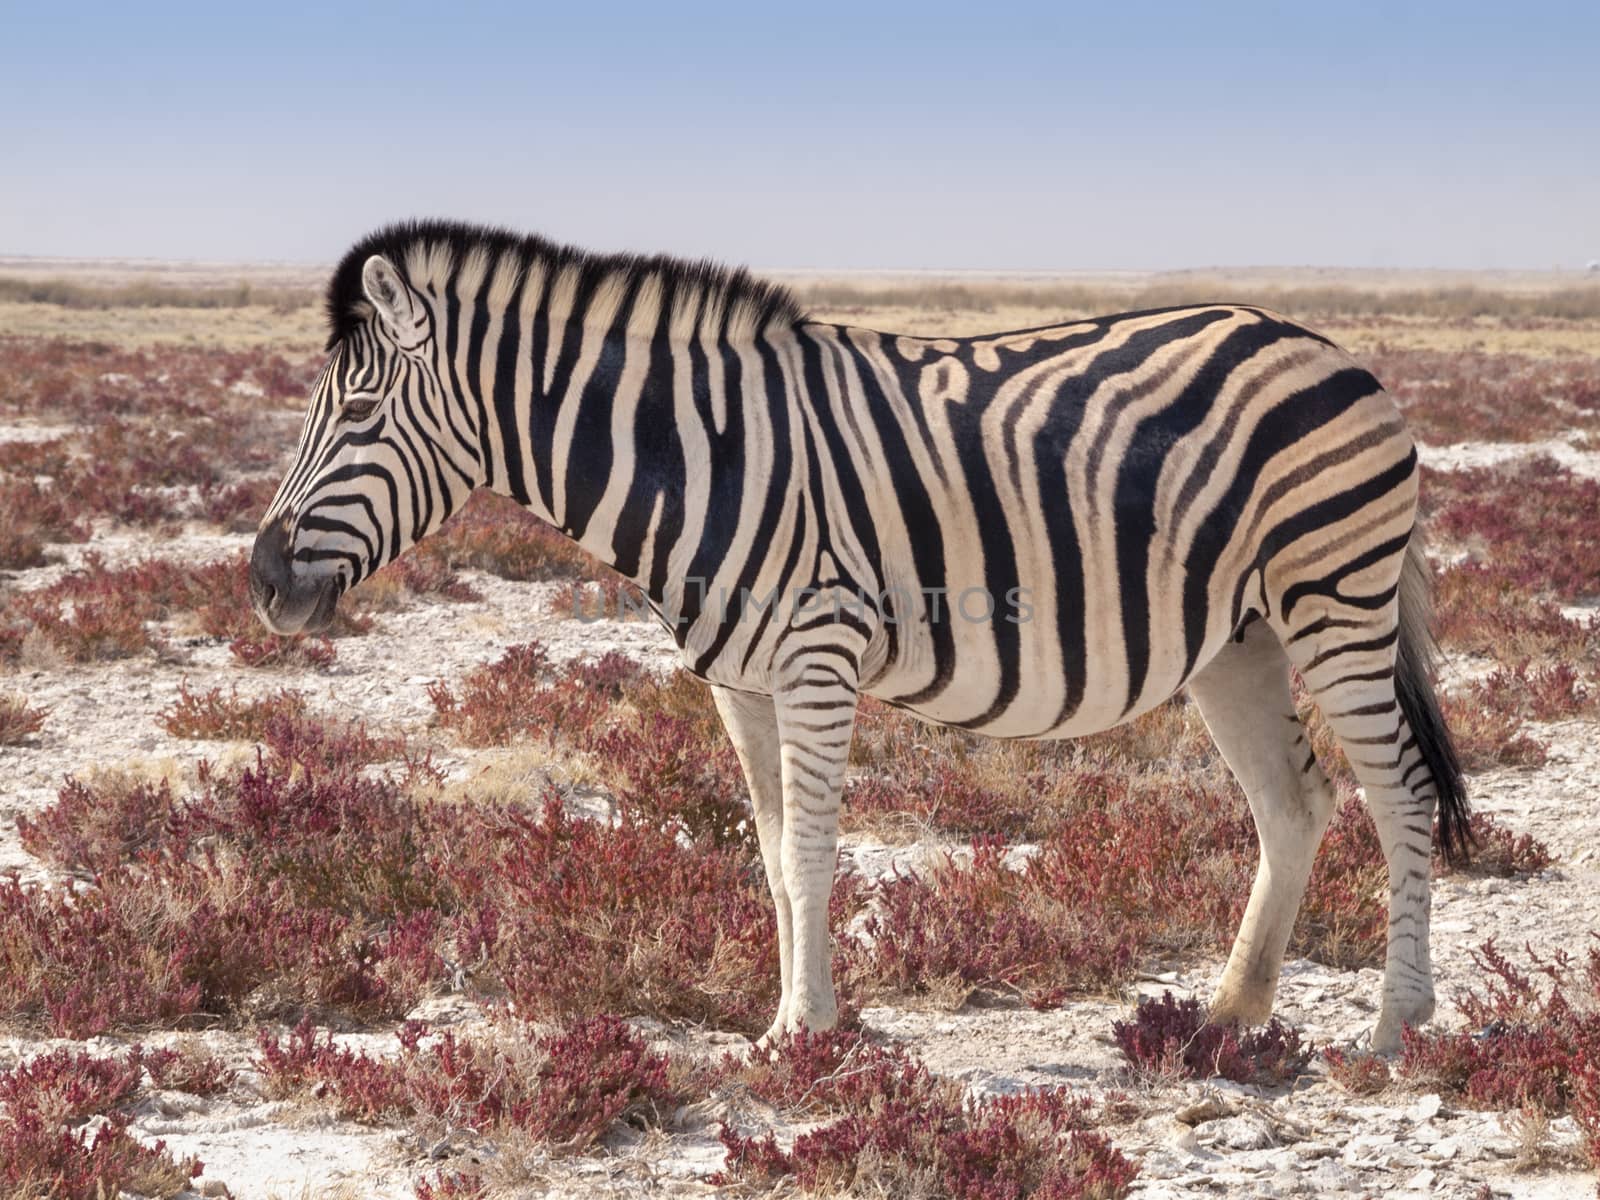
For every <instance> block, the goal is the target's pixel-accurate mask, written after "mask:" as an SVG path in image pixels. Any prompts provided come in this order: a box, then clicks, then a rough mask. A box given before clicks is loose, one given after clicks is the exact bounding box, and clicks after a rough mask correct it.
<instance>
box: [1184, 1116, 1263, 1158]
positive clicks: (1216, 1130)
mask: <svg viewBox="0 0 1600 1200" xmlns="http://www.w3.org/2000/svg"><path fill="white" fill-rule="evenodd" d="M1195 1134H1196V1135H1197V1136H1198V1137H1199V1138H1200V1139H1201V1140H1202V1141H1204V1142H1209V1143H1210V1144H1211V1145H1213V1146H1226V1147H1227V1148H1228V1149H1230V1150H1266V1149H1268V1148H1269V1147H1272V1146H1276V1145H1277V1144H1278V1138H1277V1135H1276V1134H1274V1133H1273V1132H1272V1128H1271V1126H1269V1125H1268V1124H1267V1123H1266V1122H1265V1121H1263V1120H1262V1119H1261V1118H1260V1117H1256V1116H1243V1117H1227V1118H1224V1119H1223V1120H1221V1121H1207V1122H1206V1123H1205V1124H1204V1125H1201V1126H1199V1127H1198V1128H1197V1129H1196V1130H1195Z"/></svg>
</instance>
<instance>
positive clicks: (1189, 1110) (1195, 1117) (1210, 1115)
mask: <svg viewBox="0 0 1600 1200" xmlns="http://www.w3.org/2000/svg"><path fill="white" fill-rule="evenodd" d="M1238 1111H1239V1106H1238V1105H1237V1104H1234V1103H1233V1102H1232V1101H1229V1100H1224V1099H1223V1098H1222V1097H1221V1096H1217V1095H1206V1096H1202V1097H1200V1099H1198V1100H1196V1101H1195V1102H1194V1103H1193V1104H1185V1105H1184V1106H1183V1107H1182V1108H1180V1109H1179V1110H1178V1111H1177V1112H1175V1113H1173V1114H1172V1116H1173V1119H1174V1120H1175V1121H1177V1122H1178V1123H1179V1124H1181V1125H1199V1124H1201V1123H1202V1122H1205V1121H1215V1120H1217V1119H1219V1118H1221V1117H1231V1116H1233V1115H1234V1114H1235V1113H1237V1112H1238Z"/></svg>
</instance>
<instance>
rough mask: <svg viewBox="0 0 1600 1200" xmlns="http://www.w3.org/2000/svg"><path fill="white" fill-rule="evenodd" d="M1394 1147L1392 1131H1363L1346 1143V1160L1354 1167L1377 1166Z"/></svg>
mask: <svg viewBox="0 0 1600 1200" xmlns="http://www.w3.org/2000/svg"><path fill="white" fill-rule="evenodd" d="M1393 1147H1394V1134H1392V1133H1363V1134H1359V1135H1357V1136H1356V1137H1353V1138H1351V1139H1350V1140H1349V1141H1348V1142H1346V1143H1345V1147H1344V1161H1345V1162H1346V1163H1347V1164H1349V1165H1350V1166H1352V1167H1367V1166H1375V1165H1376V1164H1378V1163H1380V1162H1382V1161H1383V1160H1384V1159H1386V1158H1387V1157H1388V1154H1389V1151H1390V1150H1392V1149H1393Z"/></svg>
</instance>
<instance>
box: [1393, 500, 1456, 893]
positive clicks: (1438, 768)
mask: <svg viewBox="0 0 1600 1200" xmlns="http://www.w3.org/2000/svg"><path fill="white" fill-rule="evenodd" d="M1429 579H1430V575H1429V570H1428V560H1427V556H1426V555H1425V554H1424V553H1423V548H1422V534H1421V531H1420V530H1413V531H1412V534H1411V544H1410V545H1409V546H1408V547H1407V548H1406V562H1405V566H1404V567H1403V568H1402V570H1401V574H1400V638H1399V642H1400V646H1399V655H1398V658H1397V660H1396V662H1395V692H1396V695H1397V697H1398V699H1399V701H1400V711H1401V712H1402V713H1404V714H1405V718H1406V724H1407V725H1409V726H1410V727H1411V736H1412V737H1414V738H1416V739H1417V749H1418V750H1419V751H1421V753H1422V760H1423V762H1424V763H1426V764H1427V767H1428V773H1429V774H1430V775H1431V776H1432V777H1433V787H1434V792H1435V793H1436V794H1437V796H1438V799H1439V808H1438V819H1439V849H1440V850H1441V851H1442V852H1443V854H1444V860H1445V862H1447V863H1452V864H1455V863H1462V862H1465V861H1466V860H1467V859H1468V858H1469V857H1470V856H1471V853H1472V849H1473V845H1474V839H1473V836H1472V812H1471V810H1470V808H1469V806H1468V804H1467V785H1466V780H1464V779H1463V778H1462V776H1461V761H1460V759H1458V758H1457V757H1456V748H1455V745H1454V743H1452V742H1451V740H1450V731H1449V729H1447V728H1445V723H1444V715H1443V714H1442V713H1441V712H1440V711H1439V699H1438V697H1437V696H1436V695H1435V694H1434V690H1433V680H1434V673H1435V660H1436V659H1437V657H1438V648H1437V647H1436V646H1435V644H1434V641H1433V633H1432V631H1431V630H1430V628H1429V624H1430V617H1431V607H1432V606H1431V604H1430V602H1429V586H1428V585H1429Z"/></svg>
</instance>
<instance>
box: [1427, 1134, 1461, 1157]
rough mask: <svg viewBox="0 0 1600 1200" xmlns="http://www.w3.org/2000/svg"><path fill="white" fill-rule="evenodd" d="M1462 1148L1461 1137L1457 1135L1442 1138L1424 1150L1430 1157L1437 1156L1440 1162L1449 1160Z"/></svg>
mask: <svg viewBox="0 0 1600 1200" xmlns="http://www.w3.org/2000/svg"><path fill="white" fill-rule="evenodd" d="M1460 1150H1461V1139H1460V1138H1455V1137H1447V1138H1440V1139H1439V1140H1438V1141H1437V1142H1435V1143H1434V1144H1433V1145H1431V1146H1429V1147H1428V1148H1427V1149H1426V1150H1424V1151H1423V1154H1425V1155H1426V1156H1427V1157H1428V1158H1436V1159H1438V1160H1439V1161H1440V1162H1449V1161H1450V1160H1451V1159H1452V1158H1454V1157H1455V1156H1456V1155H1457V1154H1458V1153H1459V1152H1460Z"/></svg>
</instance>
